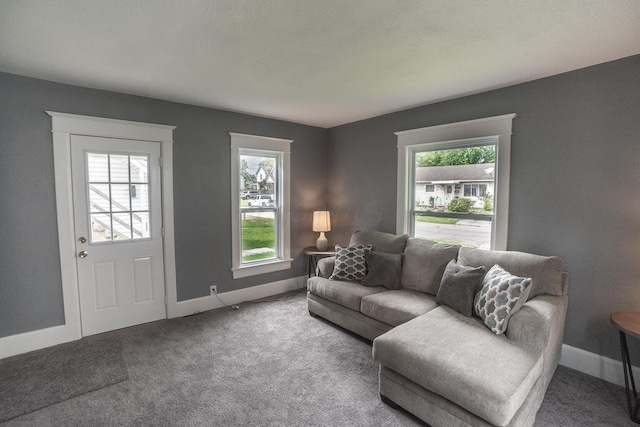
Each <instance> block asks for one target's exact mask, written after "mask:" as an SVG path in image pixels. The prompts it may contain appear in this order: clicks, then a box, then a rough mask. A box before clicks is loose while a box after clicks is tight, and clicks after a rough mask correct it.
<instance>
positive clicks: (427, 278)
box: [401, 237, 464, 295]
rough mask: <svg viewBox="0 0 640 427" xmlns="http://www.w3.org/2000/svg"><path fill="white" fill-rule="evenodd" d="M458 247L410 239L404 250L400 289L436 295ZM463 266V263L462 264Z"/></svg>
mask: <svg viewBox="0 0 640 427" xmlns="http://www.w3.org/2000/svg"><path fill="white" fill-rule="evenodd" d="M459 249H460V246H457V245H443V244H441V243H436V242H432V241H431V240H424V239H419V238H416V237H411V238H409V239H408V240H407V247H406V248H405V249H404V262H403V264H402V280H401V283H402V287H403V288H407V289H411V290H414V291H419V292H424V293H427V294H431V295H436V294H437V293H438V289H439V288H440V282H441V280H442V275H443V274H444V270H445V269H446V268H447V264H448V263H449V261H451V260H452V259H456V258H457V256H458V250H459ZM463 264H464V263H463Z"/></svg>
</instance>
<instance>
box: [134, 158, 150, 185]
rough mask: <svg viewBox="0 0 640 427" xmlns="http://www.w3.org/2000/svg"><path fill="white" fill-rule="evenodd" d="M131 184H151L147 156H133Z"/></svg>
mask: <svg viewBox="0 0 640 427" xmlns="http://www.w3.org/2000/svg"><path fill="white" fill-rule="evenodd" d="M130 159H131V160H130V162H131V163H130V167H131V182H149V176H148V174H149V167H148V166H147V165H148V163H149V160H148V157H147V156H131V158H130Z"/></svg>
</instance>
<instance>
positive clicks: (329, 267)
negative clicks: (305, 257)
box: [316, 257, 336, 279]
mask: <svg viewBox="0 0 640 427" xmlns="http://www.w3.org/2000/svg"><path fill="white" fill-rule="evenodd" d="M335 263H336V259H335V258H334V257H327V258H322V259H319V260H318V267H317V268H316V274H317V275H318V276H320V277H324V278H325V279H328V278H329V276H331V274H333V267H334V265H335Z"/></svg>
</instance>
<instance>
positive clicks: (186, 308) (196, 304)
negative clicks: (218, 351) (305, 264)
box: [175, 276, 307, 317]
mask: <svg viewBox="0 0 640 427" xmlns="http://www.w3.org/2000/svg"><path fill="white" fill-rule="evenodd" d="M306 283H307V276H299V277H293V278H291V279H286V280H280V281H278V282H271V283H266V284H264V285H258V286H251V287H249V288H243V289H238V290H235V291H229V292H224V293H221V294H218V296H219V297H220V299H218V298H216V297H215V296H207V297H202V298H194V299H190V300H187V301H178V304H177V307H178V313H177V316H175V317H182V316H189V315H191V314H197V313H201V312H203V311H207V310H213V309H216V308H221V307H224V305H223V304H222V302H220V300H222V301H224V303H225V304H226V305H235V304H240V303H242V302H245V301H253V300H256V299H260V298H266V297H270V296H272V295H278V294H281V293H283V292H288V291H293V290H296V289H302V288H304V287H305V286H306Z"/></svg>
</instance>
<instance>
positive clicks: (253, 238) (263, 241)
mask: <svg viewBox="0 0 640 427" xmlns="http://www.w3.org/2000/svg"><path fill="white" fill-rule="evenodd" d="M274 224H275V221H274V220H273V219H272V218H260V217H253V216H251V215H246V216H245V219H243V220H242V249H243V250H247V249H258V248H274V247H275V244H276V236H275V226H274ZM273 256H274V252H266V253H259V254H252V255H246V256H243V257H242V260H243V261H255V260H260V259H266V258H273Z"/></svg>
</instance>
